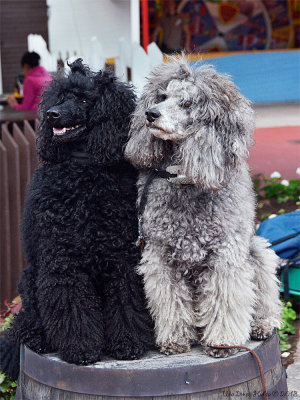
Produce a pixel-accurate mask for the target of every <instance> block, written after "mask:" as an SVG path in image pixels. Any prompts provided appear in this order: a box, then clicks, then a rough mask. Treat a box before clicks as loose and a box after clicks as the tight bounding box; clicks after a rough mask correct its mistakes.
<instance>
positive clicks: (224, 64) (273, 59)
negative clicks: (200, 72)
mask: <svg viewBox="0 0 300 400" xmlns="http://www.w3.org/2000/svg"><path fill="white" fill-rule="evenodd" d="M197 63H205V64H212V65H214V66H215V68H216V69H217V71H218V72H221V73H227V74H229V75H231V76H232V79H233V81H234V82H235V84H236V85H237V86H238V87H239V88H240V91H241V93H242V94H243V95H244V96H245V97H247V98H248V99H250V100H251V101H253V102H254V103H269V102H285V101H300V51H299V50H295V51H272V52H262V53H246V54H237V55H232V56H225V57H218V58H213V59H209V60H204V61H195V62H192V63H191V64H192V65H196V64H197Z"/></svg>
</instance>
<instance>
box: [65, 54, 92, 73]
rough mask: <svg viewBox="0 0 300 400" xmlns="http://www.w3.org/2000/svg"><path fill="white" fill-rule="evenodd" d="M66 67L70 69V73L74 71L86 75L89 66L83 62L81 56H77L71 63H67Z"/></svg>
mask: <svg viewBox="0 0 300 400" xmlns="http://www.w3.org/2000/svg"><path fill="white" fill-rule="evenodd" d="M67 64H68V67H70V69H71V73H72V74H74V73H75V72H79V73H80V74H82V75H85V76H86V75H87V74H88V73H89V68H88V67H87V65H85V64H83V60H82V58H77V60H75V61H73V62H72V63H69V62H68V63H67Z"/></svg>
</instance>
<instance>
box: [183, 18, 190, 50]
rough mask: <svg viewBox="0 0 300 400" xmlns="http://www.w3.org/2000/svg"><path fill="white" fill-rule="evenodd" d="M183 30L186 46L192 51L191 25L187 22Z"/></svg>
mask: <svg viewBox="0 0 300 400" xmlns="http://www.w3.org/2000/svg"><path fill="white" fill-rule="evenodd" d="M182 30H183V32H184V33H185V43H184V48H185V50H186V51H188V52H190V51H191V32H190V29H189V26H188V25H187V24H184V25H183V26H182Z"/></svg>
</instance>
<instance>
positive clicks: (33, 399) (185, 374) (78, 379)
mask: <svg viewBox="0 0 300 400" xmlns="http://www.w3.org/2000/svg"><path fill="white" fill-rule="evenodd" d="M247 347H249V348H251V349H253V350H254V351H255V352H256V354H257V355H258V356H259V358H260V360H261V362H262V365H263V369H264V372H265V378H266V385H267V390H268V396H269V400H270V399H285V398H287V396H286V393H287V385H286V373H285V370H284V368H283V366H282V363H281V358H280V350H279V339H278V336H277V334H274V335H273V336H272V337H270V338H269V339H268V340H266V341H265V342H258V341H251V342H248V344H247ZM21 399H22V400H100V399H101V400H109V399H110V400H120V399H130V400H132V399H135V400H137V399H145V400H146V399H149V400H150V399H155V400H163V399H174V400H179V399H184V400H197V399H209V400H215V399H223V400H224V399H235V400H236V399H263V396H262V386H261V380H260V372H259V367H258V365H257V362H256V360H255V359H254V357H253V355H251V353H249V352H248V351H241V352H239V353H238V354H236V355H234V356H231V357H229V358H225V359H215V358H212V357H208V356H206V355H205V354H203V351H202V350H201V347H200V346H198V347H195V348H193V349H192V351H191V352H189V353H185V354H178V355H173V356H165V355H162V354H160V353H158V352H151V353H149V354H147V356H145V357H144V358H142V359H141V360H133V361H118V360H112V359H105V360H103V361H101V362H98V363H97V364H94V365H91V366H77V365H73V364H67V363H65V362H63V361H61V360H60V359H59V358H58V357H56V356H55V354H48V355H38V354H36V353H34V352H32V351H31V350H29V349H28V348H26V347H23V348H22V350H21V372H20V378H19V385H18V390H17V396H16V400H21Z"/></svg>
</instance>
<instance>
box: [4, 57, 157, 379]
mask: <svg viewBox="0 0 300 400" xmlns="http://www.w3.org/2000/svg"><path fill="white" fill-rule="evenodd" d="M70 68H71V72H70V74H69V76H67V77H66V76H62V77H58V78H57V79H55V80H53V81H52V82H51V83H50V85H49V86H48V89H47V90H46V91H45V92H44V94H43V98H42V102H41V112H42V121H41V124H40V128H39V132H38V149H39V157H40V160H41V161H42V165H41V166H40V167H39V168H38V169H37V170H36V172H35V174H34V177H33V180H32V182H31V185H30V188H29V192H28V196H27V201H26V205H25V213H24V222H23V242H24V250H25V254H26V259H27V263H28V265H29V267H28V268H27V269H26V270H25V271H24V273H23V275H22V277H21V281H20V284H19V291H20V294H21V297H22V300H23V304H24V310H23V311H21V312H20V313H19V314H18V315H17V316H16V317H15V318H14V320H13V324H12V327H11V328H10V329H9V330H8V331H7V334H6V335H5V337H3V338H2V340H1V344H0V351H1V350H2V356H1V364H0V369H1V370H3V371H4V372H5V373H6V374H7V375H9V376H11V377H12V378H16V376H17V375H18V369H17V366H16V364H15V363H14V365H12V363H11V362H10V361H9V360H10V358H11V357H8V347H9V343H10V344H11V346H12V345H13V342H14V345H15V343H18V344H19V343H25V344H26V345H27V346H29V347H30V348H31V349H32V350H34V351H36V352H38V353H45V352H58V354H59V356H60V357H61V358H62V359H63V360H65V361H67V362H70V363H75V364H90V363H94V362H96V361H99V360H100V359H101V356H102V355H103V354H108V355H111V356H112V357H115V358H117V359H134V358H138V357H140V356H141V355H142V354H143V353H144V352H145V351H146V350H147V349H149V348H150V347H151V346H152V344H153V342H154V340H153V333H152V332H153V330H152V322H151V318H150V316H149V314H148V312H147V310H146V302H145V298H144V292H143V285H142V281H141V278H140V277H139V276H138V275H137V274H136V273H135V270H134V267H135V266H136V265H137V264H138V261H139V256H140V254H139V249H138V248H137V247H136V245H135V241H136V239H137V220H136V209H135V202H136V196H137V193H136V179H137V172H136V170H135V169H134V168H133V167H132V166H131V165H129V164H128V163H127V162H125V161H124V159H123V147H124V144H125V142H126V139H127V135H128V130H129V123H130V116H131V113H132V112H133V111H134V107H135V98H134V94H133V93H132V91H131V89H130V88H129V87H128V86H126V85H125V84H123V83H121V82H118V81H117V80H116V79H114V78H113V77H111V76H110V75H109V74H108V73H107V72H99V73H97V74H95V73H92V72H91V71H90V70H89V69H88V67H86V66H85V65H83V64H82V60H80V59H78V60H76V61H75V62H74V63H72V64H71V65H70ZM1 347H2V348H1Z"/></svg>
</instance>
